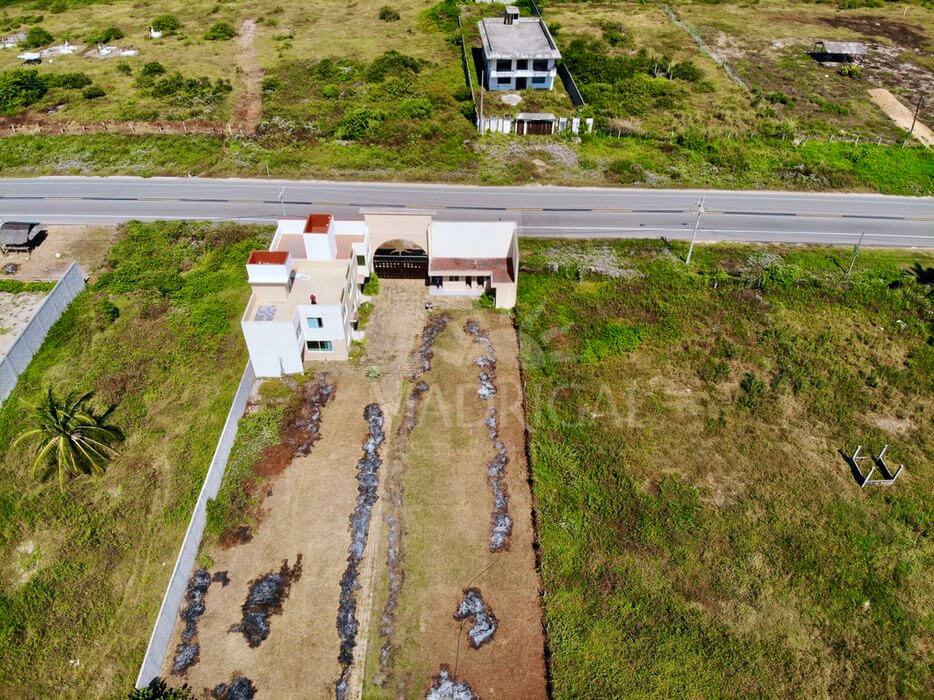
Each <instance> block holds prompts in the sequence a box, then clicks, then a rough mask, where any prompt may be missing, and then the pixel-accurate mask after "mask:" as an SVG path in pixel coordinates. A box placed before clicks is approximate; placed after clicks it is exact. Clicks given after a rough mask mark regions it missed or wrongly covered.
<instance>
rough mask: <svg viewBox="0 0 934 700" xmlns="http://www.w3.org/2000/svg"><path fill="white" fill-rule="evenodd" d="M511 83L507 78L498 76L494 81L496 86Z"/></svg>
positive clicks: (510, 79)
mask: <svg viewBox="0 0 934 700" xmlns="http://www.w3.org/2000/svg"><path fill="white" fill-rule="evenodd" d="M511 83H512V78H510V77H509V76H506V77H502V76H500V77H499V78H497V79H496V84H497V85H510V84H511Z"/></svg>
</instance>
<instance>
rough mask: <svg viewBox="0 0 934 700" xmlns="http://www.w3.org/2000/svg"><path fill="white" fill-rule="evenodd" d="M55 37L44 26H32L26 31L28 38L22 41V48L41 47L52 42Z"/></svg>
mask: <svg viewBox="0 0 934 700" xmlns="http://www.w3.org/2000/svg"><path fill="white" fill-rule="evenodd" d="M54 39H55V37H53V36H52V35H51V34H49V33H48V32H47V31H46V30H45V29H43V28H42V27H30V28H29V30H28V31H27V32H26V38H25V39H23V41H22V42H21V43H20V48H23V49H40V48H42V47H43V46H48V45H49V44H51V43H52V41H54Z"/></svg>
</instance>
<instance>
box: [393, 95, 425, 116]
mask: <svg viewBox="0 0 934 700" xmlns="http://www.w3.org/2000/svg"><path fill="white" fill-rule="evenodd" d="M431 112H432V107H431V101H430V100H429V99H428V98H427V97H416V98H414V99H411V100H402V102H401V103H400V104H399V114H401V115H402V116H403V117H405V118H406V119H427V118H428V117H430V116H431Z"/></svg>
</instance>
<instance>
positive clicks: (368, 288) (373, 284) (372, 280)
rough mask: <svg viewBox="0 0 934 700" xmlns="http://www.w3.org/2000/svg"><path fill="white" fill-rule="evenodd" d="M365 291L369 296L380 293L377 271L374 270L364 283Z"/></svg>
mask: <svg viewBox="0 0 934 700" xmlns="http://www.w3.org/2000/svg"><path fill="white" fill-rule="evenodd" d="M363 293H364V294H365V295H366V296H368V297H375V296H376V295H377V294H379V277H377V276H376V271H373V273H372V274H371V275H370V276H369V277H367V278H366V282H364V283H363Z"/></svg>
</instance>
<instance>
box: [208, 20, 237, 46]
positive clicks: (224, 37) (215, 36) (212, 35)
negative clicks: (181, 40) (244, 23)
mask: <svg viewBox="0 0 934 700" xmlns="http://www.w3.org/2000/svg"><path fill="white" fill-rule="evenodd" d="M235 36H237V30H236V29H234V28H233V26H232V25H231V24H230V23H229V22H215V23H214V24H212V25H211V28H210V29H208V30H207V31H206V32H205V33H204V38H205V39H207V40H208V41H230V40H231V39H233V38H234V37H235Z"/></svg>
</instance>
